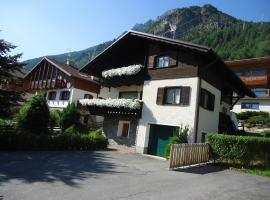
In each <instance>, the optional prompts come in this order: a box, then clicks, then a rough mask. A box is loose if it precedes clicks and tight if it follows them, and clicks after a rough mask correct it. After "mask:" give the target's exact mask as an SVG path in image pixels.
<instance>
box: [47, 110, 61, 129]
mask: <svg viewBox="0 0 270 200" xmlns="http://www.w3.org/2000/svg"><path fill="white" fill-rule="evenodd" d="M59 121H60V115H59V111H56V110H54V111H50V118H49V127H50V129H51V131H52V130H53V128H54V127H57V126H59Z"/></svg>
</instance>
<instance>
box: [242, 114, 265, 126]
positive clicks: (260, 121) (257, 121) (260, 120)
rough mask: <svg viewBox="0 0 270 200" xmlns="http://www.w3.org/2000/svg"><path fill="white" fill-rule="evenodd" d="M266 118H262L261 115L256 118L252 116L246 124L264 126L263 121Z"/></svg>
mask: <svg viewBox="0 0 270 200" xmlns="http://www.w3.org/2000/svg"><path fill="white" fill-rule="evenodd" d="M267 118H268V117H264V116H262V115H257V116H252V117H250V118H248V120H247V122H248V123H250V124H252V125H256V124H265V121H266V120H267Z"/></svg>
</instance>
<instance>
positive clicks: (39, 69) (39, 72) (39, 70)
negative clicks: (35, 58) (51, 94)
mask: <svg viewBox="0 0 270 200" xmlns="http://www.w3.org/2000/svg"><path fill="white" fill-rule="evenodd" d="M40 74H41V66H39V68H38V81H37V87H36V89H38V88H39V82H40Z"/></svg>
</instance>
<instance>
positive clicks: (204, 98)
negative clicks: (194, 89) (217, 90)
mask: <svg viewBox="0 0 270 200" xmlns="http://www.w3.org/2000/svg"><path fill="white" fill-rule="evenodd" d="M200 106H201V107H203V108H204V109H206V110H210V111H214V109H215V95H214V94H212V93H211V92H209V91H207V90H206V89H203V88H202V89H201V97H200Z"/></svg>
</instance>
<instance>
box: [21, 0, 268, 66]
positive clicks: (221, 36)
mask: <svg viewBox="0 0 270 200" xmlns="http://www.w3.org/2000/svg"><path fill="white" fill-rule="evenodd" d="M174 28H175V32H172V31H171V29H174ZM132 29H133V30H136V31H141V32H146V33H151V34H155V35H160V36H164V37H169V38H175V39H179V40H183V41H187V42H192V43H195V44H201V45H206V46H208V47H211V48H213V49H214V50H215V51H216V52H217V53H218V54H219V56H220V57H221V58H222V59H224V60H234V59H242V58H251V57H260V56H267V55H270V45H269V44H270V23H269V22H258V23H255V22H247V21H243V20H239V19H236V18H235V17H232V16H230V15H228V14H226V13H223V12H221V11H219V10H218V9H217V8H215V7H214V6H212V5H209V4H207V5H204V6H202V7H199V6H191V7H189V8H177V9H173V10H169V11H167V12H165V13H164V14H162V15H161V16H159V17H157V18H156V19H155V20H148V21H147V22H145V23H142V24H135V26H134V27H133V28H132ZM113 41H115V40H112V41H107V42H105V43H102V44H99V45H96V46H93V47H90V48H88V49H85V50H82V51H76V52H71V53H70V55H71V58H72V59H73V60H74V61H75V63H76V65H77V67H78V68H81V67H83V66H84V65H85V64H86V63H87V62H89V61H90V60H91V59H93V58H94V57H95V56H96V55H98V54H99V53H100V52H102V51H103V50H104V49H105V48H107V47H108V46H109V45H110V44H112V42H113ZM67 56H68V54H67V53H65V54H59V55H52V56H48V57H49V58H52V59H56V60H58V61H60V62H65V61H66V59H67ZM40 59H41V58H34V59H30V60H26V61H25V63H27V66H28V67H29V68H32V67H34V66H35V65H36V64H37V63H38V62H39V60H40Z"/></svg>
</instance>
